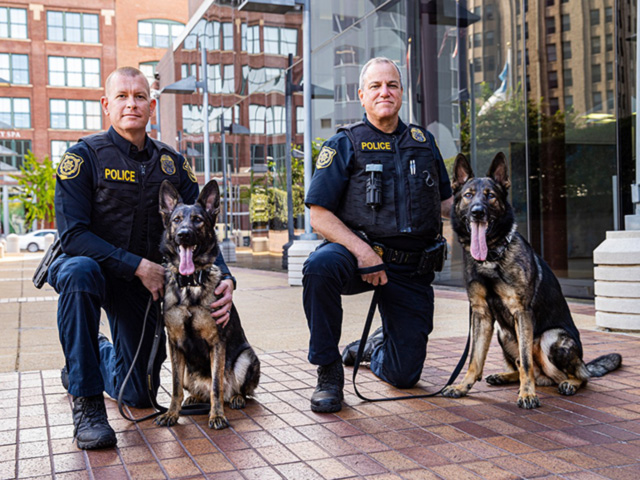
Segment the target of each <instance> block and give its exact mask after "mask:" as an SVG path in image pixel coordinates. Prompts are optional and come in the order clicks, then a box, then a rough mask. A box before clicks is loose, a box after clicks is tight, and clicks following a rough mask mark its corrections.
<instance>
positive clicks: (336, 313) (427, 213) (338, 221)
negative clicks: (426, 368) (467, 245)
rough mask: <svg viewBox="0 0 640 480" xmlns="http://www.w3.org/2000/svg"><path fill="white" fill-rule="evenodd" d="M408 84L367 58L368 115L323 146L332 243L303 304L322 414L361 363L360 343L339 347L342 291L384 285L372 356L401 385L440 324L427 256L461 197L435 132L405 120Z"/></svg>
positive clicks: (314, 264)
mask: <svg viewBox="0 0 640 480" xmlns="http://www.w3.org/2000/svg"><path fill="white" fill-rule="evenodd" d="M402 93H403V87H402V78H401V74H400V70H399V68H398V67H397V65H396V64H395V63H394V62H393V61H391V60H389V59H387V58H383V57H378V58H374V59H372V60H370V61H369V62H367V63H366V64H365V65H364V67H363V68H362V71H361V73H360V89H359V90H358V94H359V96H360V101H361V104H362V106H363V107H364V109H365V115H364V119H363V121H361V122H358V123H356V124H353V125H349V126H346V127H343V128H340V129H339V130H338V133H337V134H336V135H334V136H333V137H331V138H330V139H329V140H327V141H326V142H325V144H324V145H323V147H322V149H321V151H320V154H319V156H318V159H317V163H316V171H315V173H314V176H313V179H312V181H311V185H310V187H309V191H308V194H307V197H306V199H305V203H306V204H307V206H308V207H309V208H310V213H311V223H312V225H313V227H314V228H315V229H316V231H318V232H319V233H321V234H322V235H323V236H324V237H325V239H326V241H325V242H324V243H322V244H321V245H320V246H319V247H318V249H317V250H316V251H315V252H314V253H312V254H311V255H310V256H309V259H308V260H307V261H306V263H305V265H304V269H303V274H304V277H303V285H304V291H303V303H304V309H305V314H306V317H307V322H308V325H309V330H310V334H311V336H310V342H309V361H310V362H311V363H312V364H314V365H318V383H317V387H316V389H315V391H314V393H313V395H312V396H311V410H313V411H314V412H337V411H339V410H340V409H341V408H342V398H343V394H342V390H343V386H344V372H343V366H342V363H344V364H345V365H353V363H354V358H355V352H356V351H357V348H358V345H359V342H357V341H356V342H353V343H352V344H350V345H349V346H347V348H346V349H345V350H344V352H343V354H342V358H341V354H340V351H339V349H338V343H339V341H340V333H341V326H342V304H341V295H352V294H357V293H362V292H365V291H370V290H372V289H373V288H376V287H377V288H379V291H380V297H379V310H380V315H381V317H382V327H381V328H380V329H378V330H377V331H376V332H374V334H373V335H372V336H371V337H370V338H369V340H368V341H367V344H366V346H365V353H364V360H365V361H369V362H370V365H371V370H372V371H373V372H374V374H375V375H377V376H378V377H379V378H381V379H382V380H385V381H386V382H388V383H390V384H392V385H394V386H396V387H399V388H406V387H411V386H413V385H415V383H416V382H417V381H418V380H419V379H420V375H421V372H422V366H423V364H424V360H425V357H426V345H427V338H428V335H429V333H430V332H431V330H432V324H433V305H434V299H433V289H432V287H431V282H432V281H433V278H434V273H433V270H432V269H429V268H427V269H425V268H421V267H420V266H421V265H424V261H423V260H424V258H425V251H429V250H430V247H433V246H434V245H435V244H436V243H437V239H438V236H439V234H440V229H441V215H443V216H447V217H448V216H449V212H450V209H451V204H452V191H451V185H450V182H449V177H448V175H447V172H446V169H445V167H444V163H443V160H442V156H441V155H440V152H439V150H438V148H437V146H436V143H435V141H434V138H433V136H432V135H431V134H430V133H429V132H427V131H426V130H425V129H423V128H422V127H420V126H417V125H406V124H405V123H403V122H402V121H401V120H400V118H399V115H398V112H399V111H400V107H401V106H402Z"/></svg>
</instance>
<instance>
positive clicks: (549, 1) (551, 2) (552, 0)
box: [547, 0, 556, 7]
mask: <svg viewBox="0 0 640 480" xmlns="http://www.w3.org/2000/svg"><path fill="white" fill-rule="evenodd" d="M555 3H556V2H555V0H547V7H552V6H553V5H555Z"/></svg>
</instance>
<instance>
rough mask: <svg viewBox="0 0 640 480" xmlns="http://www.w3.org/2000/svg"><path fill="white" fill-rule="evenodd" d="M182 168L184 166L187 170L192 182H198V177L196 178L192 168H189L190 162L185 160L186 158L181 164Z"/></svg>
mask: <svg viewBox="0 0 640 480" xmlns="http://www.w3.org/2000/svg"><path fill="white" fill-rule="evenodd" d="M182 168H184V169H185V170H186V171H187V175H189V178H190V179H191V181H192V182H193V183H198V179H197V178H196V174H195V173H194V172H193V168H191V164H190V163H189V162H188V161H187V159H186V158H185V159H184V163H183V164H182Z"/></svg>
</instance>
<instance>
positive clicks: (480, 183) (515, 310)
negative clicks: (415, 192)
mask: <svg viewBox="0 0 640 480" xmlns="http://www.w3.org/2000/svg"><path fill="white" fill-rule="evenodd" d="M453 177H454V178H453V182H452V184H453V190H454V204H453V213H452V218H451V221H452V226H453V230H454V231H455V232H456V234H457V236H458V240H459V241H460V244H461V245H462V248H463V251H464V276H465V283H466V287H467V294H468V296H469V302H470V304H471V335H472V339H473V340H472V341H473V347H472V350H471V359H470V361H469V370H468V371H467V374H466V375H465V377H464V379H463V380H462V382H461V383H459V384H458V385H452V386H450V387H447V388H446V389H445V390H444V392H443V395H445V396H447V397H454V398H457V397H462V396H464V395H466V394H467V393H468V392H469V390H470V389H471V387H472V386H473V384H474V383H475V382H476V381H478V380H480V379H481V378H482V369H483V367H484V362H485V359H486V356H487V351H488V349H489V344H490V342H491V337H492V335H493V326H494V322H497V323H498V341H499V343H500V346H501V347H502V352H503V354H504V358H505V361H506V364H507V367H508V371H507V372H505V373H499V374H495V375H490V376H488V377H487V378H486V380H487V382H488V383H489V384H491V385H502V384H505V383H515V382H517V381H519V382H520V391H519V393H518V406H519V407H521V408H536V407H539V406H540V400H539V399H538V396H537V395H536V390H535V386H536V385H541V386H542V385H544V386H549V385H553V384H558V391H559V392H560V393H561V394H563V395H573V394H575V393H576V391H577V390H578V389H579V388H580V387H581V386H582V385H583V384H584V383H585V382H586V381H587V380H589V378H591V377H600V376H602V375H605V374H606V373H608V372H610V371H612V370H615V369H616V368H618V367H619V366H620V364H621V362H622V357H621V356H620V355H619V354H617V353H611V354H608V355H603V356H602V357H599V358H597V359H595V360H593V361H591V362H590V363H588V364H586V365H585V363H584V362H583V360H582V344H581V343H580V334H579V333H578V329H577V328H576V326H575V324H574V322H573V319H572V318H571V313H570V311H569V306H568V305H567V302H566V300H565V299H564V297H563V295H562V291H561V289H560V284H559V283H558V280H557V278H556V277H555V275H554V274H553V272H552V271H551V268H549V266H548V265H547V264H546V263H545V262H544V260H542V258H540V257H539V256H538V255H536V253H535V252H534V250H533V248H532V247H531V246H530V245H529V244H528V243H527V241H526V240H525V239H524V238H523V237H522V236H521V235H520V234H519V233H518V232H517V231H516V224H515V220H514V214H513V210H512V207H511V205H510V204H509V202H508V200H507V192H508V189H509V186H510V180H509V176H508V172H507V163H506V159H505V156H504V154H503V153H498V154H497V155H496V156H495V158H494V159H493V162H492V164H491V167H490V168H489V172H488V173H487V176H486V177H483V178H474V176H473V172H472V170H471V167H470V165H469V162H468V161H467V159H466V158H465V157H464V155H462V154H459V155H458V156H457V158H456V160H455V164H454V167H453Z"/></svg>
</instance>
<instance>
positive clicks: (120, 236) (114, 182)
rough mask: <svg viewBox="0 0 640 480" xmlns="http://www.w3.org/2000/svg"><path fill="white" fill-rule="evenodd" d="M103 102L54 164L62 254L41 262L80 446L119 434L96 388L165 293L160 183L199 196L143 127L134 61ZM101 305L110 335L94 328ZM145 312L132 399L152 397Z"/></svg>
mask: <svg viewBox="0 0 640 480" xmlns="http://www.w3.org/2000/svg"><path fill="white" fill-rule="evenodd" d="M101 103H102V108H103V111H104V113H105V115H107V116H108V117H109V119H110V120H111V128H109V130H108V131H106V132H102V133H98V134H95V135H90V136H88V137H84V138H82V139H80V141H79V142H78V143H77V144H76V145H74V146H72V147H71V148H69V149H68V150H67V152H66V153H65V155H64V156H63V158H62V160H61V161H60V164H59V166H58V169H57V183H56V193H55V207H56V219H57V223H58V231H59V234H60V239H61V243H62V250H63V252H64V254H62V255H61V256H60V257H59V258H58V259H57V260H56V261H55V262H54V263H53V264H52V265H51V267H50V268H49V272H48V282H49V283H50V284H51V285H52V286H53V287H54V288H55V290H56V291H57V292H58V293H59V294H60V297H59V300H58V331H59V335H60V342H61V344H62V349H63V351H64V355H65V360H66V362H65V363H66V364H65V367H64V368H63V369H62V383H63V385H64V386H65V388H67V391H68V392H69V393H70V394H71V395H72V396H73V422H74V425H75V431H74V436H75V438H76V440H77V445H78V447H79V448H82V449H94V448H105V447H111V446H114V445H115V444H116V441H117V439H116V435H115V433H114V431H113V429H112V428H111V426H110V425H109V423H108V420H107V415H106V410H105V404H104V397H103V392H106V393H107V394H108V395H109V396H111V397H112V398H117V397H118V393H119V391H120V388H121V386H122V383H123V380H124V377H125V375H126V373H127V371H128V370H129V368H130V367H131V363H132V360H133V357H134V355H135V352H136V348H137V346H138V343H139V341H140V337H141V333H142V325H143V318H144V314H145V308H146V305H147V303H148V300H149V298H150V297H152V298H153V299H154V300H157V299H158V298H161V296H162V294H163V288H164V269H163V267H162V265H160V262H161V261H162V258H161V255H160V252H159V245H160V240H161V234H162V222H161V219H160V214H159V213H158V191H159V188H160V184H161V183H162V181H163V180H169V181H170V182H171V183H173V185H174V186H175V187H176V188H177V189H178V191H179V192H180V195H181V196H182V198H183V199H184V201H185V202H187V203H193V202H194V201H195V200H196V198H197V196H198V184H197V181H196V177H195V175H194V173H193V171H192V169H191V166H190V164H189V163H188V162H187V160H186V159H185V158H183V157H182V156H181V155H179V154H178V153H177V152H176V151H175V150H173V149H172V148H171V147H169V146H167V145H165V144H163V143H161V142H158V141H156V140H153V139H151V138H149V137H148V136H147V134H146V133H145V127H146V125H147V122H148V121H149V118H150V116H151V115H152V114H153V112H154V109H155V107H156V101H155V99H153V98H151V96H150V91H149V83H148V81H147V79H146V77H145V76H144V74H143V73H142V72H141V71H140V70H137V69H135V68H132V67H123V68H119V69H118V70H115V71H114V72H113V73H111V75H109V77H108V78H107V81H106V85H105V96H104V97H102V99H101ZM216 264H217V265H218V266H219V267H220V268H221V270H222V272H223V281H222V282H221V283H220V285H219V286H218V288H217V289H216V294H218V295H220V296H221V298H220V299H219V300H218V301H217V302H215V303H214V304H213V305H212V306H211V307H212V316H213V317H214V318H216V321H217V322H218V323H220V324H223V325H224V324H225V323H226V321H227V320H228V319H229V313H228V312H229V310H230V308H231V300H232V293H233V277H232V276H231V274H230V273H229V269H228V268H227V266H226V265H225V263H224V260H223V259H222V256H221V255H219V256H218V259H217V260H216ZM101 308H103V309H104V310H105V312H106V314H107V318H108V319H109V326H110V330H111V336H112V339H113V343H111V342H109V341H108V339H107V337H106V336H104V335H103V334H101V333H99V325H100V309H101ZM149 317H150V318H149V320H148V322H149V323H148V325H147V327H146V333H145V340H144V343H143V345H142V350H141V356H140V359H141V360H139V361H138V363H137V364H136V366H135V369H134V371H133V374H132V376H131V379H130V381H129V383H128V384H127V386H126V389H125V390H124V392H123V400H124V403H125V404H127V405H130V406H133V407H149V406H150V401H149V395H148V389H147V383H146V363H147V361H146V359H147V358H148V357H149V353H150V350H151V346H152V343H153V332H154V329H155V323H156V316H155V309H151V312H150V316H149ZM164 347H165V342H164V341H161V342H160V351H159V352H158V355H157V357H156V360H155V365H154V367H155V368H154V384H155V385H156V388H157V385H158V384H159V380H160V367H161V365H162V362H163V361H164V359H165V358H166V353H165V351H164ZM154 394H155V392H154Z"/></svg>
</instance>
